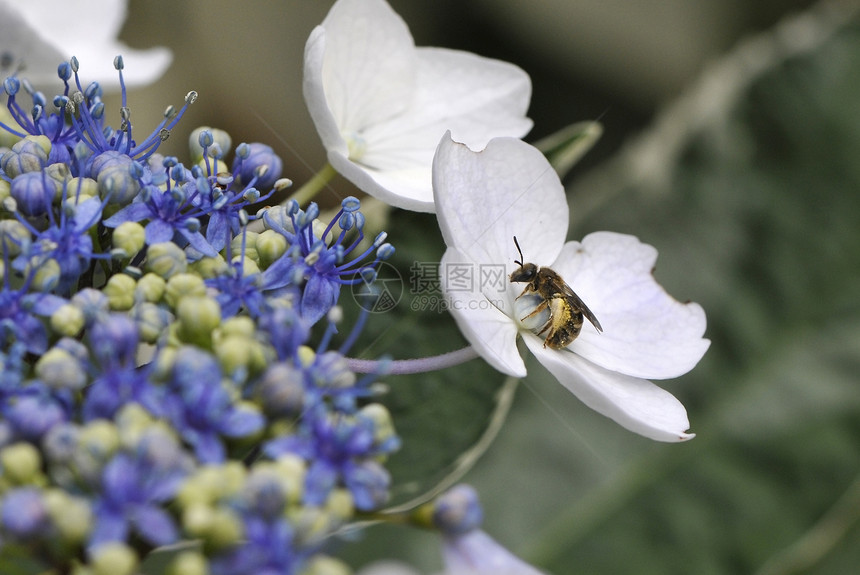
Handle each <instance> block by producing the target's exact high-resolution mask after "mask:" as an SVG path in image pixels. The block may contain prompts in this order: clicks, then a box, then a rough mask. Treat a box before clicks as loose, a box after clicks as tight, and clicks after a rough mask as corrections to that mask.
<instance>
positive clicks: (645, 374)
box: [553, 232, 710, 379]
mask: <svg viewBox="0 0 860 575" xmlns="http://www.w3.org/2000/svg"><path fill="white" fill-rule="evenodd" d="M656 260H657V250H656V249H654V248H653V247H652V246H649V245H647V244H643V243H641V242H640V241H639V240H638V239H637V238H636V237H634V236H629V235H624V234H617V233H613V232H596V233H593V234H589V235H588V236H586V237H585V238H584V239H583V240H582V243H579V242H569V243H567V244H565V246H564V249H563V250H562V252H561V254H560V255H559V257H558V260H557V261H556V262H555V263H554V264H553V269H555V271H557V272H558V273H559V274H561V276H562V278H564V280H565V281H566V282H567V283H568V285H570V287H571V288H572V289H573V291H575V292H576V293H577V295H579V297H580V298H581V299H582V301H583V302H584V303H585V305H587V306H588V308H589V309H590V310H591V311H592V313H594V315H595V317H597V320H598V321H599V322H600V324H601V326H602V327H603V333H598V332H597V330H596V329H594V328H593V327H592V326H591V324H589V323H588V321H587V320H586V321H585V325H584V326H583V329H582V333H581V334H580V335H579V337H578V338H577V339H576V340H575V341H574V342H573V343H572V344H571V345H570V346H569V349H570V350H572V351H573V352H575V353H577V354H578V355H581V356H582V357H584V358H586V359H588V360H589V361H591V362H593V363H596V364H597V365H599V366H601V367H604V368H606V369H608V370H610V371H616V372H619V373H623V374H626V375H630V376H633V377H640V378H645V379H667V378H671V377H678V376H679V375H682V374H684V373H687V372H688V371H690V370H691V369H692V368H693V367H694V366H695V365H696V364H697V363H698V362H699V360H700V359H701V358H702V356H703V355H704V353H705V351H706V350H707V349H708V346H709V345H710V341H709V340H707V339H704V338H703V337H702V335H703V334H704V333H705V325H706V320H705V312H704V311H703V310H702V308H701V307H700V306H699V305H697V304H695V303H687V304H682V303H680V302H678V301H676V300H675V299H673V298H672V297H671V296H670V295H669V294H667V293H666V292H665V291H664V290H663V288H662V287H661V286H660V284H658V283H657V281H656V280H655V279H654V276H653V275H652V273H651V271H652V270H653V268H654V263H655V262H656Z"/></svg>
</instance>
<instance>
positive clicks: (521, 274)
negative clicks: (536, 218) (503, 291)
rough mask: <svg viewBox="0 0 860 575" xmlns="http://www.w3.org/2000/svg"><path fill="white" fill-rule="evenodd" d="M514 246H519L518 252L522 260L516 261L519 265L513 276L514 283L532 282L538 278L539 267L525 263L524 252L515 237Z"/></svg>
mask: <svg viewBox="0 0 860 575" xmlns="http://www.w3.org/2000/svg"><path fill="white" fill-rule="evenodd" d="M514 245H515V246H517V252H519V254H520V259H518V260H514V263H515V264H517V265H518V266H520V267H518V268H517V269H515V270H514V273H512V274H511V281H512V282H530V281H532V280H533V279H535V276H537V271H538V267H537V266H536V265H535V264H525V263H523V250H521V249H520V243H519V242H518V241H517V236H514Z"/></svg>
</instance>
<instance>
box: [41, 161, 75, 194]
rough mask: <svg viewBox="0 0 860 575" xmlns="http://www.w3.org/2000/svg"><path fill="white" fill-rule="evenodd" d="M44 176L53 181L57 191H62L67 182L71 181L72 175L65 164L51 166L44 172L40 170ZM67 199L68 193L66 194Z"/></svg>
mask: <svg viewBox="0 0 860 575" xmlns="http://www.w3.org/2000/svg"><path fill="white" fill-rule="evenodd" d="M42 171H43V172H44V173H45V175H46V176H48V177H49V178H51V179H52V180H54V181H55V182H56V183H57V184H58V187H59V190H62V189H63V186H64V185H66V184H67V183H68V181H69V180H71V179H72V174H71V172H69V166H67V165H66V164H51V165H50V166H47V167H46V168H45V169H44V170H42ZM66 194H67V197H68V191H67V192H66Z"/></svg>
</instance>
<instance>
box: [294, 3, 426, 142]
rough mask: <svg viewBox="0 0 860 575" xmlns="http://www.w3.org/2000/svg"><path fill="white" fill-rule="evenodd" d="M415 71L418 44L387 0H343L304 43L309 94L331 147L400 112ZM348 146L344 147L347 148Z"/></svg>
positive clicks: (319, 126)
mask: <svg viewBox="0 0 860 575" xmlns="http://www.w3.org/2000/svg"><path fill="white" fill-rule="evenodd" d="M414 75H415V44H414V42H413V41H412V36H411V34H410V33H409V29H408V28H407V27H406V24H405V23H404V22H403V20H402V19H401V18H400V16H398V15H397V14H396V13H395V12H394V11H393V10H392V9H391V7H390V6H389V5H388V4H387V3H386V2H384V1H383V0H339V1H338V2H336V3H335V4H334V6H332V9H331V11H329V13H328V15H327V16H326V18H325V20H323V23H322V25H320V26H318V27H317V28H316V29H314V31H313V32H312V33H311V36H310V38H308V42H307V44H306V45H305V63H304V84H303V89H304V95H305V100H306V101H307V104H308V108H309V110H310V113H311V117H312V118H313V120H314V123H315V124H316V127H317V130H318V131H319V132H320V135H321V136H322V137H323V145H324V146H325V147H326V149H329V150H330V149H332V146H337V145H339V143H338V142H337V141H336V140H335V139H334V134H333V128H336V132H335V133H339V134H349V133H352V132H356V133H358V132H361V131H362V130H364V129H365V128H367V127H368V126H372V125H375V124H377V123H379V122H383V121H385V120H387V119H389V118H391V117H392V116H397V115H398V114H400V113H401V112H402V111H403V110H404V109H405V108H406V107H407V106H408V105H409V98H410V96H411V94H412V91H413V81H414ZM343 151H345V149H344V150H343Z"/></svg>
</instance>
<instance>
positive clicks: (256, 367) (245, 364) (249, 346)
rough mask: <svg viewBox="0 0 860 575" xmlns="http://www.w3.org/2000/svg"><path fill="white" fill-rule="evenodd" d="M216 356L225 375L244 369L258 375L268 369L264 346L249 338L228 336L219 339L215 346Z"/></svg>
mask: <svg viewBox="0 0 860 575" xmlns="http://www.w3.org/2000/svg"><path fill="white" fill-rule="evenodd" d="M214 351H215V355H216V356H217V357H218V361H219V362H220V363H221V367H222V369H223V370H224V373H227V374H233V373H236V370H239V369H243V370H247V371H248V372H250V373H257V372H259V371H261V370H263V369H264V368H265V367H266V361H267V359H266V354H265V352H264V348H263V345H262V344H261V343H260V342H258V341H255V340H253V339H248V337H247V336H240V335H228V336H227V337H221V338H218V341H217V342H216V343H215V345H214Z"/></svg>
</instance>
